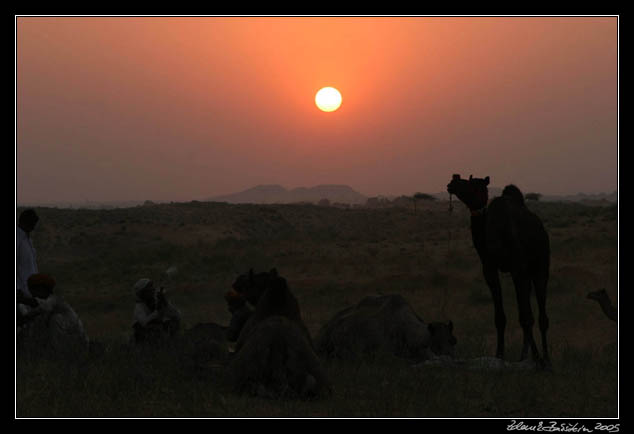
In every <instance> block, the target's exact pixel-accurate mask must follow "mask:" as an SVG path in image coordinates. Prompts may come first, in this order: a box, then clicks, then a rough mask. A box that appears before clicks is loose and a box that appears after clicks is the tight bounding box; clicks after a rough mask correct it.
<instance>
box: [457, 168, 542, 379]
mask: <svg viewBox="0 0 634 434" xmlns="http://www.w3.org/2000/svg"><path fill="white" fill-rule="evenodd" d="M488 185H489V177H488V176H487V177H486V178H484V179H481V178H473V177H472V176H469V179H468V180H466V179H461V178H460V175H453V178H452V180H451V182H450V183H449V184H448V185H447V191H448V192H449V193H450V194H455V195H456V196H457V197H458V199H460V201H462V202H463V203H464V204H465V205H466V206H467V207H468V208H469V210H470V211H471V236H472V239H473V245H474V247H475V249H476V251H477V252H478V256H479V257H480V261H481V262H482V272H483V274H484V279H485V281H486V283H487V285H488V286H489V289H490V290H491V294H492V296H493V305H494V308H495V327H496V329H497V351H496V356H497V357H498V358H500V359H503V358H504V329H505V327H506V316H505V315H504V307H503V304H502V287H501V285H500V278H499V274H498V271H501V272H509V273H511V276H512V278H513V284H514V286H515V293H516V296H517V304H518V308H519V319H520V325H521V326H522V329H523V332H524V344H523V347H522V353H521V357H520V360H524V359H526V357H527V355H528V351H529V348H530V350H531V352H532V355H533V359H534V361H535V362H536V363H537V364H538V366H541V367H550V358H549V356H548V343H547V340H546V332H547V330H548V316H547V315H546V287H547V284H548V274H549V268H550V243H549V239H548V234H547V233H546V230H545V229H544V225H543V224H542V222H541V220H540V219H539V217H537V216H536V215H535V214H533V213H532V212H531V211H529V210H528V208H527V207H526V205H525V204H524V196H523V195H522V192H521V191H520V190H519V189H518V188H517V187H516V186H514V185H508V186H506V187H505V188H504V190H503V192H502V196H500V197H496V198H494V199H493V200H491V203H490V204H488V206H487V202H488V196H489V193H488V188H487V186H488ZM532 286H533V287H534V288H535V295H536V297H537V306H538V308H539V329H540V331H541V340H542V347H543V359H542V358H540V357H539V352H538V351H537V345H536V344H535V339H534V338H533V324H534V318H533V312H532V310H531V304H530V293H531V287H532Z"/></svg>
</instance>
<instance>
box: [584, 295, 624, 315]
mask: <svg viewBox="0 0 634 434" xmlns="http://www.w3.org/2000/svg"><path fill="white" fill-rule="evenodd" d="M586 298H589V299H590V300H595V301H597V302H598V303H599V305H600V306H601V310H603V313H604V314H605V315H606V316H607V317H608V318H610V319H611V320H612V321H618V311H617V310H616V307H614V305H613V304H612V300H610V296H609V295H608V293H607V291H606V290H605V289H603V288H602V289H600V290H598V291H593V292H590V293H588V295H587V297H586Z"/></svg>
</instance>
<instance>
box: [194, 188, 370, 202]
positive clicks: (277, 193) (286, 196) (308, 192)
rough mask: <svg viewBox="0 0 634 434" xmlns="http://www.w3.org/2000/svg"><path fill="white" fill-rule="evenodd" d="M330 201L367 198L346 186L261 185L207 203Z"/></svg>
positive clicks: (358, 200) (361, 200)
mask: <svg viewBox="0 0 634 434" xmlns="http://www.w3.org/2000/svg"><path fill="white" fill-rule="evenodd" d="M322 199H328V200H329V201H330V202H333V203H334V202H340V203H348V204H363V203H365V202H366V201H367V199H368V196H365V195H363V194H361V193H359V192H358V191H356V190H354V189H353V188H352V187H350V186H348V185H344V184H319V185H316V186H312V187H295V188H291V189H287V188H285V187H283V186H281V185H279V184H259V185H256V186H254V187H251V188H248V189H246V190H242V191H239V192H236V193H229V194H224V195H218V196H212V197H209V198H207V199H204V200H207V201H214V202H227V203H258V204H270V203H296V202H318V201H320V200H322Z"/></svg>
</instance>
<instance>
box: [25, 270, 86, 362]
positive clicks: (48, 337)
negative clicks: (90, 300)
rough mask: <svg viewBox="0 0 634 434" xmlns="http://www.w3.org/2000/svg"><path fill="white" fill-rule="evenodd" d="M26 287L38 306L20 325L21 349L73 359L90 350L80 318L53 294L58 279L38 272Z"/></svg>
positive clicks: (26, 315) (28, 281) (32, 309)
mask: <svg viewBox="0 0 634 434" xmlns="http://www.w3.org/2000/svg"><path fill="white" fill-rule="evenodd" d="M27 285H28V289H29V292H30V294H31V295H32V297H33V298H34V299H35V300H36V302H37V306H36V307H34V308H31V309H29V310H28V311H27V312H26V313H25V315H24V316H22V323H21V324H19V325H18V346H19V348H20V349H21V350H27V351H30V352H31V353H33V352H36V353H40V352H43V351H51V352H53V353H54V354H55V355H63V354H66V355H69V356H71V357H72V356H76V355H77V354H79V352H80V351H81V350H86V349H88V345H89V339H88V335H87V334H86V331H85V329H84V325H83V324H82V322H81V319H80V318H79V316H78V315H77V313H76V312H75V311H74V310H73V308H72V307H71V306H70V305H69V304H68V303H67V302H66V301H64V300H63V299H62V298H61V297H60V296H58V295H56V294H54V293H53V289H54V288H55V285H56V282H55V279H54V278H53V277H52V276H50V275H48V274H44V273H36V274H33V275H31V276H30V277H29V278H28V279H27Z"/></svg>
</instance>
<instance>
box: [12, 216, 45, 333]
mask: <svg viewBox="0 0 634 434" xmlns="http://www.w3.org/2000/svg"><path fill="white" fill-rule="evenodd" d="M38 220H39V217H38V216H37V214H36V213H35V211H34V210H32V209H26V210H24V211H22V213H20V217H18V227H17V229H16V236H15V262H16V270H15V271H16V279H15V280H16V320H17V324H18V326H20V325H22V324H23V323H24V322H26V321H27V319H28V312H29V311H30V310H31V309H32V308H35V307H37V306H38V302H37V300H35V298H34V297H33V295H32V294H31V291H30V290H29V285H28V280H29V277H31V276H33V275H35V274H37V273H38V269H37V260H36V256H35V248H34V247H33V243H32V241H31V232H32V231H33V229H35V225H37V222H38Z"/></svg>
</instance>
